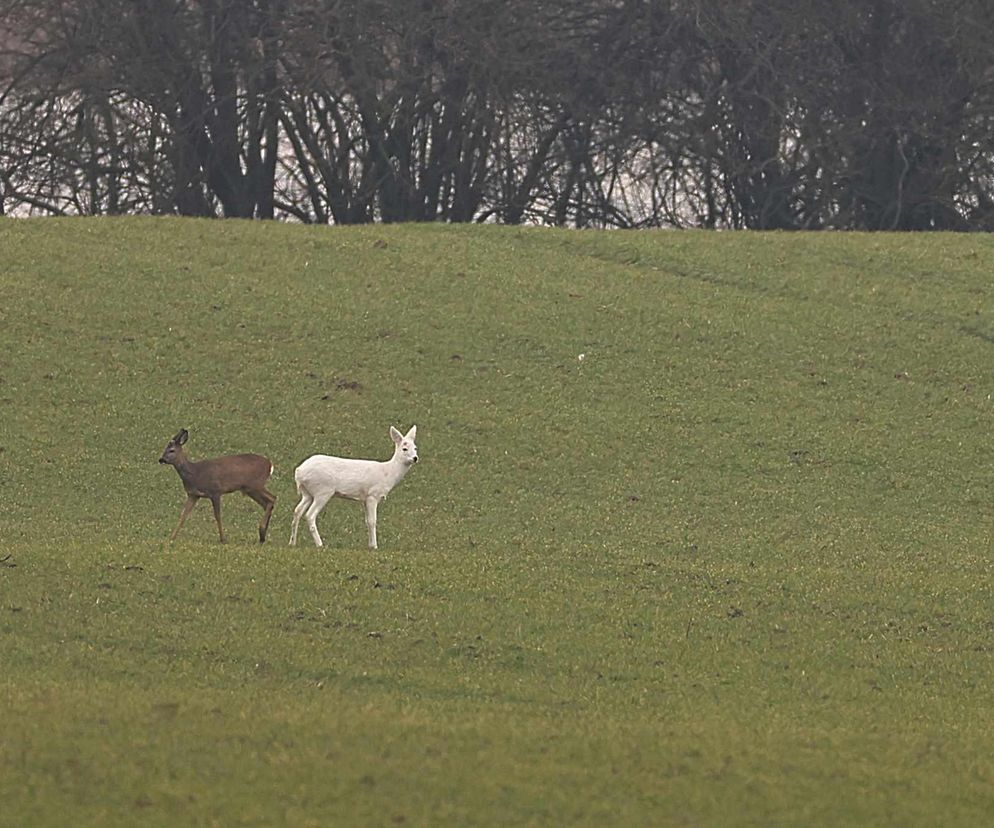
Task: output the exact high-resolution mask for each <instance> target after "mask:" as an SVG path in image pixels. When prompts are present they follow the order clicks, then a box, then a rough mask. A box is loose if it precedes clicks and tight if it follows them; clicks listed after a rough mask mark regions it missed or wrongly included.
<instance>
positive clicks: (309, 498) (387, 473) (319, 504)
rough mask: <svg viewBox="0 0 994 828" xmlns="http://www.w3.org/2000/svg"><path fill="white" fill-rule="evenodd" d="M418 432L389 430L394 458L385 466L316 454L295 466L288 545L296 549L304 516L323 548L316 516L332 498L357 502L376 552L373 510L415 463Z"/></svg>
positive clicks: (413, 430) (413, 428) (370, 543)
mask: <svg viewBox="0 0 994 828" xmlns="http://www.w3.org/2000/svg"><path fill="white" fill-rule="evenodd" d="M417 430H418V427H417V426H411V430H410V431H408V432H407V434H405V435H403V436H402V435H401V433H400V432H399V431H397V429H395V428H394V427H393V426H390V437H391V438H392V439H393V442H394V451H393V457H391V458H390V459H389V460H387V461H385V462H380V461H378V460H353V459H349V458H343V457H329V456H328V455H327V454H315V455H314V456H312V457H308V458H307V459H306V460H305V461H304V462H303V463H301V464H300V465H299V466H297V470H296V471H295V472H294V473H293V478H294V480H296V481H297V492H298V493H299V494H300V503H298V504H297V507H296V508H295V509H294V510H293V528H292V529H291V530H290V545H291V546H294V545H296V543H297V527H298V525H299V524H300V519H301V518H302V517H304V516H306V518H307V528H308V529H310V532H311V537H312V538H314V543H315V545H316V546H323V545H324V544H323V543H322V541H321V535H319V534H318V525H317V519H318V515H319V514H321V510H322V509H323V508H324V507H325V505H326V504H327V503H328V501H329V500H331V498H333V497H344V498H346V499H347V500H356V501H358V502H360V503H362V504H363V506H364V507H365V512H366V528H367V529H368V530H369V548H370V549H376V507H377V506H378V505H379V502H380V501H381V500H383V498H385V497H386V496H387V495H388V494H390V491H391V490H392V489H393V487H394V486H396V485H397V484H398V483H400V481H401V480H403V479H404V475H405V474H407V470H408V469H409V468H410V467H411V466H412V465H413V464H414V463H416V462H417V460H418V447H417V446H416V445H415V444H414V437H415V435H416V434H417Z"/></svg>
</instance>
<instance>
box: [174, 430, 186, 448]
mask: <svg viewBox="0 0 994 828" xmlns="http://www.w3.org/2000/svg"><path fill="white" fill-rule="evenodd" d="M189 436H190V432H189V431H187V430H186V429H185V428H181V429H180V430H179V434H177V435H176V436H175V437H173V442H174V443H176V445H177V446H181V445H183V444H184V443H185V442H186V441H187V439H188V438H189Z"/></svg>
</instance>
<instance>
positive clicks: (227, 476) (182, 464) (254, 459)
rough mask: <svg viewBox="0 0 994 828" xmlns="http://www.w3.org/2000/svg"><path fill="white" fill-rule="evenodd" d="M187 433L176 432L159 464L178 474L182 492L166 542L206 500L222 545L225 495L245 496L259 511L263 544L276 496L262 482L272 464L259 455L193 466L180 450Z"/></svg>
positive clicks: (260, 540)
mask: <svg viewBox="0 0 994 828" xmlns="http://www.w3.org/2000/svg"><path fill="white" fill-rule="evenodd" d="M189 436H190V433H189V432H188V431H187V430H186V429H185V428H183V429H180V431H179V434H177V435H176V436H175V437H173V439H172V440H170V441H169V442H168V443H167V444H166V448H165V450H164V451H163V452H162V457H160V458H159V462H160V463H168V464H169V465H170V466H175V468H176V471H178V472H179V476H180V480H182V481H183V488H184V489H186V503H185V504H184V505H183V511H182V512H181V513H180V516H179V524H178V525H177V526H176V529H175V530H173V533H172V535H171V536H170V538H169V540H176V536H177V535H178V534H179V530H180V529H182V528H183V522H184V521H185V520H186V518H187V515H189V514H190V512H191V511H192V510H193V507H194V506H196V505H197V501H198V500H199V499H200V498H202V497H206V498H209V499H210V502H211V505H212V506H213V507H214V520H216V521H217V531H218V534H219V535H220V536H221V543H224V542H225V537H224V527H223V526H222V525H221V495H224V494H228V492H242V493H243V494H246V495H248V496H249V497H251V498H252V500H254V501H255V502H256V503H258V504H259V505H260V506H261V507H262V508H263V509H265V514H263V516H262V521H261V522H260V523H259V543H265V542H266V530H267V529H268V528H269V518H270V517H272V515H273V506H274V505H275V504H276V496H275V495H273V494H271V493H270V492H267V491H266V482H267V481H268V480H269V475H271V474H272V473H273V464H272V463H270V462H269V458H268V457H263V456H262V455H261V454H233V455H230V456H228V457H215V458H214V459H213V460H201V461H200V462H197V463H194V462H193V461H192V460H190V459H189V458H188V457H187V456H186V452H185V451H183V446H184V444H185V443H186V441H187V438H188V437H189Z"/></svg>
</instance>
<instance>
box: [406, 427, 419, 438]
mask: <svg viewBox="0 0 994 828" xmlns="http://www.w3.org/2000/svg"><path fill="white" fill-rule="evenodd" d="M417 434H418V427H417V426H416V425H412V426H411V430H410V431H408V432H407V435H406V436H407V439H408V440H413V439H414V438H415V437H416V436H417Z"/></svg>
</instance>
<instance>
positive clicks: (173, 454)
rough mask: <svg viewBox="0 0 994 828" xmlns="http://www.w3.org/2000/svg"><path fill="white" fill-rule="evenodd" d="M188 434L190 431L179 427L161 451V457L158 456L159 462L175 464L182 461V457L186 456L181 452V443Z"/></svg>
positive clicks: (185, 439)
mask: <svg viewBox="0 0 994 828" xmlns="http://www.w3.org/2000/svg"><path fill="white" fill-rule="evenodd" d="M189 436H190V432H189V431H187V430H186V429H185V428H181V429H180V430H179V433H178V434H177V435H176V436H175V437H173V439H172V440H170V441H169V442H168V443H166V447H165V449H163V451H162V457H160V458H159V462H160V463H168V464H169V465H170V466H175V465H176V463H177V462H179V461H182V459H183V458H184V457H185V456H186V455H185V454H184V452H183V444H184V443H186V441H187V439H188V438H189Z"/></svg>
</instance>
